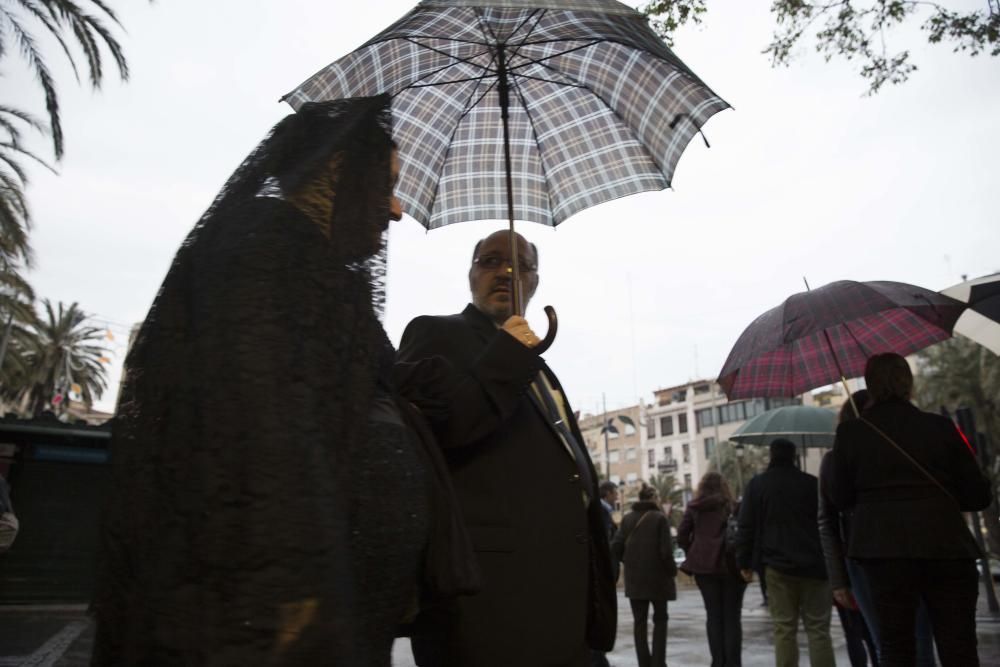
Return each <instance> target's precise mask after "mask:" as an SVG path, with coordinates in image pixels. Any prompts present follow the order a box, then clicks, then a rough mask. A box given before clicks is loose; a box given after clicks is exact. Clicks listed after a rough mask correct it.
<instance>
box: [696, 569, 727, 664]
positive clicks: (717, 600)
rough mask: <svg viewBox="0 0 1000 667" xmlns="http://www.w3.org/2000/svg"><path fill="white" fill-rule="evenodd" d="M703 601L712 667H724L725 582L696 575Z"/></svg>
mask: <svg viewBox="0 0 1000 667" xmlns="http://www.w3.org/2000/svg"><path fill="white" fill-rule="evenodd" d="M694 581H695V583H696V584H698V590H699V591H700V592H701V599H702V601H703V602H704V603H705V634H706V635H707V636H708V652H709V653H710V654H711V655H712V667H722V665H723V664H724V655H725V635H724V634H723V631H724V623H723V604H724V600H723V580H722V577H719V576H716V575H711V574H696V575H695V576H694Z"/></svg>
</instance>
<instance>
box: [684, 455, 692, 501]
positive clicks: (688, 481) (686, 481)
mask: <svg viewBox="0 0 1000 667" xmlns="http://www.w3.org/2000/svg"><path fill="white" fill-rule="evenodd" d="M686 446H687V445H685V447H686ZM684 488H685V489H687V490H688V491H690V490H691V473H685V474H684Z"/></svg>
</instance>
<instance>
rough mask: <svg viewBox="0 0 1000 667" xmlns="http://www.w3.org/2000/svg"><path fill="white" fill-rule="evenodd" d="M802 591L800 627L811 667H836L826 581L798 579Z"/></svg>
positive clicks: (828, 588)
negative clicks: (803, 633)
mask: <svg viewBox="0 0 1000 667" xmlns="http://www.w3.org/2000/svg"><path fill="white" fill-rule="evenodd" d="M800 586H801V590H802V604H801V607H800V609H801V615H802V625H803V627H805V630H806V640H807V642H808V644H809V664H810V665H811V667H836V659H835V658H834V657H833V640H832V639H831V638H830V616H831V613H832V610H833V593H832V591H831V590H830V582H829V581H827V580H826V579H809V578H806V577H801V578H800Z"/></svg>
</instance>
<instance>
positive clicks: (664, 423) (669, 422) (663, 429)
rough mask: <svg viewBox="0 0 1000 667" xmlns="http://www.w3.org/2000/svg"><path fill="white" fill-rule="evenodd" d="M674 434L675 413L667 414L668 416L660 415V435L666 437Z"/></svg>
mask: <svg viewBox="0 0 1000 667" xmlns="http://www.w3.org/2000/svg"><path fill="white" fill-rule="evenodd" d="M673 434H674V417H673V415H667V416H666V417H660V435H662V436H664V437H666V436H668V435H673Z"/></svg>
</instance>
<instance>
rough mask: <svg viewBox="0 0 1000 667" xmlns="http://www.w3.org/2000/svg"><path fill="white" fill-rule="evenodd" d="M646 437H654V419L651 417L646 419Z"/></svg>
mask: <svg viewBox="0 0 1000 667" xmlns="http://www.w3.org/2000/svg"><path fill="white" fill-rule="evenodd" d="M646 437H647V438H650V439H653V438H655V437H656V420H655V419H652V418H647V419H646Z"/></svg>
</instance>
